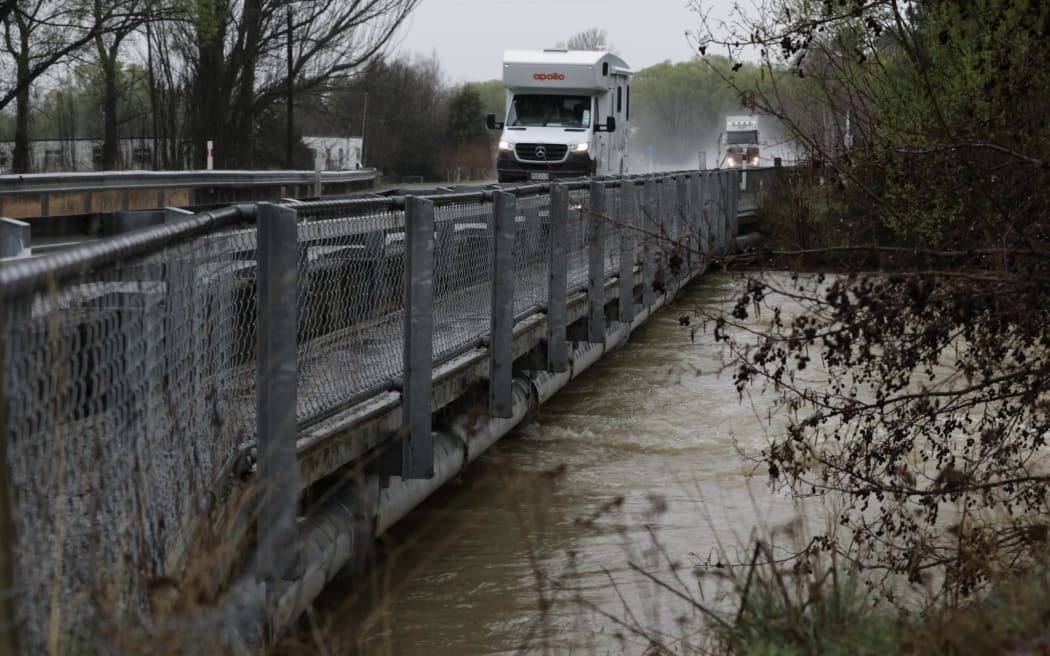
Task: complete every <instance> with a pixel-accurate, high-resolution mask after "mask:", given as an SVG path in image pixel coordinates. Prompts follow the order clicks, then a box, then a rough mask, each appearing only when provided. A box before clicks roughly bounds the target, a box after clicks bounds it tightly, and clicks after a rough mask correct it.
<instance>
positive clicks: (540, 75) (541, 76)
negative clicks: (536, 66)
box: [532, 73, 565, 81]
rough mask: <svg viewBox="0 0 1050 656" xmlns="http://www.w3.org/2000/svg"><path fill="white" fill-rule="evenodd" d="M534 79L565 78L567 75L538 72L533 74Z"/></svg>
mask: <svg viewBox="0 0 1050 656" xmlns="http://www.w3.org/2000/svg"><path fill="white" fill-rule="evenodd" d="M532 79H534V80H540V81H542V80H564V79H565V76H564V75H562V74H561V73H536V74H535V75H533V76H532Z"/></svg>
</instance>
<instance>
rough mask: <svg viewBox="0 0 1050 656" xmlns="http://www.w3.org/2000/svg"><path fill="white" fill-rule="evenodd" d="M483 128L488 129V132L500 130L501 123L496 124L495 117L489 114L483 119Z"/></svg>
mask: <svg viewBox="0 0 1050 656" xmlns="http://www.w3.org/2000/svg"><path fill="white" fill-rule="evenodd" d="M485 126H486V127H487V128H488V129H490V130H502V129H503V123H497V122H496V115H495V114H489V115H488V116H486V117H485Z"/></svg>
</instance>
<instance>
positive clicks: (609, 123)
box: [597, 116, 616, 132]
mask: <svg viewBox="0 0 1050 656" xmlns="http://www.w3.org/2000/svg"><path fill="white" fill-rule="evenodd" d="M597 131H598V132H616V119H615V118H614V117H612V116H609V117H607V118H606V119H605V125H602V124H600V123H599V124H598V128H597Z"/></svg>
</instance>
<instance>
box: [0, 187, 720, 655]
mask: <svg viewBox="0 0 1050 656" xmlns="http://www.w3.org/2000/svg"><path fill="white" fill-rule="evenodd" d="M707 175H709V176H710V178H709V183H710V184H708V185H705V187H704V191H706V192H707V194H705V196H704V199H703V200H704V201H705V203H707V204H708V209H709V210H715V209H716V206H717V210H721V209H722V208H721V205H722V204H724V200H723V199H722V197H721V196H718V195H717V194H718V190H719V182H721V180H720V179H719V178H718V177H716V176H715V175H713V174H707ZM700 180H701V178H699V177H697V178H695V181H696V183H697V184H699V183H700ZM634 193H636V194H637V195H636V196H635V199H636V200H637V205H636V203H635V202H634V201H633V200H632V201H628V199H627V197H626V196H627V195H628V194H634ZM689 198H690V199H691V198H693V196H692V195H690V196H689ZM605 201H606V202H605V212H604V214H605V215H606V216H605V218H598V219H597V220H599V221H605V224H604V228H605V233H606V236H607V241H606V242H605V245H604V246H605V257H604V265H605V270H606V272H616V271H618V270H619V269H618V265H619V255H620V248H619V246H620V241H619V224H621V223H622V224H626V225H631V226H642V227H643V228H644V229H645V230H649V231H653V232H655V233H656V234H657V235H660V234H664V235H665V236H666V232H667V230H668V229H667V228H666V226H667V225H668V223H669V221H672V220H674V219H675V218H676V217H677V216H678V215H679V214H680V212H681V208H679V207H678V198H677V189H676V183H675V181H674V180H671V179H668V178H664V179H663V181H661V182H657V183H656V184H653V183H652V182H647V183H646V185H645V186H644V187H643V186H637V185H636V184H635V183H634V182H625V183H624V186H623V187H610V188H607V189H606V193H605ZM632 207H639V208H640V209H641V210H642V211H643V212H645V213H646V214H648V215H649V216H650V217H652V221H651V222H643V221H640V220H638V217H636V216H631V212H630V210H629V208H632ZM589 208H590V193H589V190H588V189H577V190H572V191H571V192H570V194H569V211H568V219H567V235H568V243H567V244H566V247H567V248H566V250H567V269H568V287H569V289H570V290H579V289H584V288H586V286H587V281H588V268H589V258H588V246H589V243H590V238H591V227H590V226H591V225H593V223H594V221H595V218H594V217H592V216H591V214H590V212H589ZM293 209H295V211H296V212H297V214H298V218H299V223H298V242H299V243H298V246H297V247H298V274H299V297H298V314H299V316H298V330H297V333H298V334H297V339H298V355H297V360H298V376H299V377H298V404H297V415H298V419H299V421H300V422H301V423H310V422H312V421H314V420H317V419H319V418H322V417H324V416H326V415H328V414H330V413H331V412H332V411H333V410H335V409H338V408H340V407H345V406H346V405H348V404H350V403H353V402H355V401H356V400H361V399H363V398H364V396H367V395H368V394H370V393H371V392H372V391H374V390H376V389H378V388H380V387H383V386H385V385H387V384H389V382H390V381H391V380H392V379H394V378H396V377H398V376H400V375H401V374H402V370H403V363H402V358H403V348H404V347H403V342H404V325H403V324H404V308H403V306H404V300H405V299H404V288H405V280H404V277H405V249H404V228H405V215H404V212H403V211H402V210H395V209H391V206H390V204H389V202H388V201H376V202H371V203H355V202H342V203H332V202H328V203H311V204H298V205H295V206H293ZM492 209H493V206H492V203H491V202H483V201H481V200H480V199H478V200H475V201H459V202H455V203H439V204H437V206H436V207H435V209H434V215H435V216H434V218H435V241H434V272H433V281H434V307H433V316H434V324H433V325H434V333H433V356H434V358H435V361H440V360H443V359H445V358H447V357H449V356H450V355H451V354H453V353H455V352H458V351H460V350H461V349H462V348H464V347H466V346H469V345H471V344H473V343H475V342H476V341H477V340H478V338H480V337H481V336H483V335H485V334H486V333H488V332H489V330H490V322H491V316H490V315H491V300H492V299H491V293H492V280H493V273H494V272H493V269H492V244H493V218H492ZM693 209H694V211H693V213H692V214H690V213H689V212H687V215H692V216H697V218H698V219H699V217H700V210H699V208H693ZM711 214H712V216H711V219H712V220H713V222H715V223H717V222H720V221H721V219H722V217H721V216H717V217H716V216H714V214H715V212H714V211H712V212H711ZM550 217H551V211H550V199H549V197H548V196H546V195H543V196H531V197H525V196H523V197H520V198H518V199H517V201H516V211H515V248H514V262H515V275H514V287H515V293H514V312H515V314H518V313H522V312H524V311H526V310H528V309H530V308H532V307H535V306H537V305H539V304H542V303H545V302H546V300H547V284H548V278H547V276H548V271H547V266H548V263H547V254H548V253H549V252H550V247H551V243H550V224H549V222H550ZM705 233H708V235H710V236H711V237H714V236H715V234H716V231H715V230H710V231H708V230H705ZM719 233H720V234H722V235H724V227H720V228H719ZM635 234H636V240H635V244H636V246H635V258H636V259H638V258H640V256H641V252H642V249H641V245H642V243H643V242H646V243H650V244H652V245H654V246H655V247H656V248H655V250H657V251H661V250H664V248H663V247H662V246H661V244H662V243H663V242H662V240H660V239H658V238H656V237H655V236H647V235H644V234H639V233H635ZM705 236H707V235H705ZM256 239H257V238H256V232H255V229H254V228H250V229H248V228H245V229H239V230H224V231H221V232H217V233H214V234H210V235H206V236H203V237H198V238H195V239H193V240H190V241H186V242H181V243H179V244H175V245H171V246H167V247H164V248H162V249H160V250H159V251H158V252H156V253H154V254H152V255H149V256H146V257H139V258H136V259H132V260H125V261H123V262H122V263H118V264H108V265H99V266H97V267H95V268H94V269H93V270H92V271H91V273H90V275H85V276H84V277H82V278H79V279H74V280H70V281H65V282H63V283H61V284H54V285H51V286H50V287H49V288H46V289H37V290H35V291H34V292H33V293H31V294H29V295H28V296H25V297H22V298H15V299H11V298H7V297H5V308H4V309H5V320H4V323H3V326H2V328H3V332H2V339H3V342H2V346H3V356H4V361H3V376H4V384H5V385H4V386H5V390H6V397H5V399H4V401H5V402H6V404H7V410H8V425H7V427H6V429H7V430H8V435H9V436H10V439H9V464H10V469H11V472H12V479H13V480H12V483H13V487H14V497H15V503H16V512H15V515H16V518H17V534H18V536H19V537H18V539H19V542H18V571H19V581H20V586H21V587H22V590H21V591H20V593H21V594H20V599H21V600H23V603H22V604H21V609H22V612H23V613H24V615H25V617H24V618H22V619H23V620H24V623H25V626H27V627H29V633H30V636H29V637H30V641H31V644H34V645H39V644H41V642H40V641H41V640H43V639H44V637H45V636H46V635H47V632H48V630H49V624H48V623H49V618H50V617H52V616H54V617H60V618H76V617H83V616H84V615H83V614H82V613H80V612H79V611H78V608H77V605H78V604H83V607H84V608H87V607H89V606H94V607H99V606H100V605H103V606H104V607H108V608H121V609H123V610H124V611H125V612H126V613H129V614H130V615H131V616H133V617H134V616H135V615H137V614H140V613H143V612H144V611H145V609H146V608H147V607H148V605H149V598H148V594H147V593H146V592H145V589H146V585H145V582H148V581H149V580H151V579H152V578H154V577H161V576H165V575H166V574H167V573H168V572H170V571H171V569H172V563H173V559H175V558H176V557H177V556H179V555H180V553H181V552H182V547H184V546H185V543H184V542H181V541H182V540H185V539H186V536H187V535H189V534H190V532H188V531H187V530H186V528H187V527H188V526H190V525H191V524H192V523H193V522H194V520H199V519H200V518H201V515H200V513H201V512H202V509H205V508H210V507H212V506H213V505H214V503H215V502H216V501H221V499H220V500H216V499H214V498H212V497H211V496H209V495H211V494H212V493H213V485H214V484H215V483H216V481H217V480H218V478H219V476H220V473H221V468H222V467H224V466H225V465H227V464H229V461H230V457H231V455H232V454H234V453H236V451H237V449H238V448H239V447H243V446H245V445H249V444H251V443H252V442H253V441H254V439H255V422H256V417H255V402H256V401H255V394H256V390H255V374H256V345H255V334H256V316H257V308H256V278H257V274H256ZM656 263H657V266H658V267H659V266H662V265H663V264H664V262H663V258H661V257H657V258H656ZM52 592H54V593H55V595H54V597H52ZM52 598H54V599H56V602H55V603H56V604H57V607H56V609H55V613H52V608H51V607H50V604H51V603H52V602H51V599H52ZM63 621H67V622H68V620H66V619H64V620H63ZM66 628H67V627H63V628H62V630H65V629H66Z"/></svg>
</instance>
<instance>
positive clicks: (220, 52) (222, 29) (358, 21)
mask: <svg viewBox="0 0 1050 656" xmlns="http://www.w3.org/2000/svg"><path fill="white" fill-rule="evenodd" d="M418 2H419V0H358V1H355V2H340V1H338V0H300V1H297V2H294V3H291V7H292V20H291V21H287V20H286V11H285V10H286V8H287V7H288V6H289V3H288V2H287V1H286V0H204V1H203V2H201V3H198V5H197V8H198V9H197V14H196V15H195V16H194V18H193V23H192V26H191V29H192V39H191V40H190V45H191V49H190V51H189V53H188V57H189V63H190V65H191V68H192V81H191V85H190V107H191V109H190V116H191V129H190V134H191V136H192V139H193V140H194V161H195V162H196V163H197V164H198V165H199V164H200V163H201V162H202V161H203V150H202V149H201V148H199V147H197V146H198V144H202V143H203V142H204V141H206V140H213V141H214V142H215V148H216V158H217V159H218V160H221V161H222V162H223V163H224V165H226V166H240V165H244V164H247V163H248V161H250V159H251V158H252V155H251V150H250V145H251V144H252V143H253V141H254V139H255V136H256V134H255V129H256V126H257V123H258V121H259V119H260V118H261V117H262V116H263V115H264V114H265V113H266V112H269V111H272V110H273V109H274V108H275V107H277V106H279V104H280V103H281V101H283V100H285V98H287V96H288V87H289V83H291V85H292V87H293V88H294V90H295V93H297V94H298V93H307V92H315V91H318V90H321V89H324V88H327V87H329V86H330V85H331V83H332V82H333V81H334V80H337V79H339V78H341V77H344V76H346V75H348V74H349V73H350V72H352V71H354V70H355V69H357V68H359V67H360V66H361V65H363V64H364V63H365V62H367V61H369V60H370V59H371V58H372V57H374V56H375V55H376V54H377V53H379V52H380V51H381V50H382V49H383V48H384V47H385V46H386V44H387V43H388V42H389V41H390V39H391V38H392V37H393V35H394V34H395V32H396V31H397V29H398V28H399V27H400V26H401V24H402V23H403V22H404V20H405V18H407V17H408V15H409V13H410V12H411V11H412V9H414V8H415V6H416V5H417V4H418ZM289 31H290V32H291V34H289ZM289 42H291V44H292V48H291V49H290V52H289V51H288V50H287V44H288V43H289ZM289 59H290V61H289ZM286 109H287V108H286Z"/></svg>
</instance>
